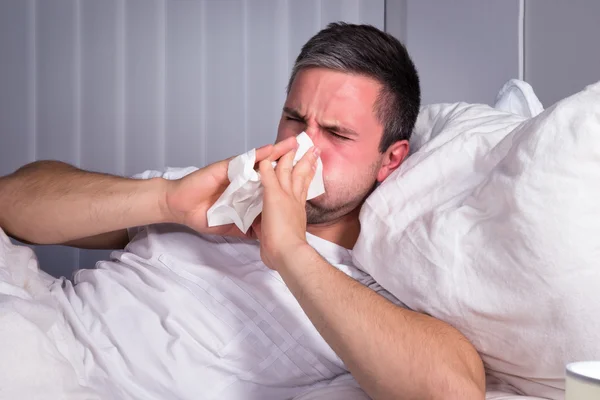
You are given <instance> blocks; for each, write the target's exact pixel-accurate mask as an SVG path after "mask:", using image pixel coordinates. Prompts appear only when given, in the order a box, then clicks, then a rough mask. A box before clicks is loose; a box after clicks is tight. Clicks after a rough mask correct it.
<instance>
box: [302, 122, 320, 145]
mask: <svg viewBox="0 0 600 400" xmlns="http://www.w3.org/2000/svg"><path fill="white" fill-rule="evenodd" d="M305 132H306V134H307V135H308V137H309V138H310V140H312V142H313V143H314V144H315V146H318V145H319V142H320V141H321V133H320V130H319V129H318V128H313V127H310V126H307V127H306V130H305Z"/></svg>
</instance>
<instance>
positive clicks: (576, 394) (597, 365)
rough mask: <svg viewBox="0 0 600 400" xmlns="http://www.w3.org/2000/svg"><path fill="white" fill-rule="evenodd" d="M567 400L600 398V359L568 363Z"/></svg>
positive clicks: (596, 399) (595, 399) (597, 399)
mask: <svg viewBox="0 0 600 400" xmlns="http://www.w3.org/2000/svg"><path fill="white" fill-rule="evenodd" d="M566 374H567V378H566V388H565V392H566V393H565V400H600V361H581V362H575V363H571V364H568V365H567V371H566Z"/></svg>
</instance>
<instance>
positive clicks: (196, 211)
mask: <svg viewBox="0 0 600 400" xmlns="http://www.w3.org/2000/svg"><path fill="white" fill-rule="evenodd" d="M294 146H296V140H295V139H294V138H290V139H288V140H284V141H281V142H279V143H278V144H276V145H274V146H272V145H267V146H264V147H261V148H259V149H257V150H256V159H257V160H258V161H260V160H263V159H265V158H266V157H268V156H270V157H272V158H274V159H277V158H279V157H280V156H281V155H282V154H285V153H286V152H288V151H289V150H290V149H292V148H294ZM228 165H229V161H228V160H223V161H219V162H217V163H214V164H211V165H208V166H206V167H204V168H202V169H200V170H198V171H195V172H193V173H190V174H188V175H186V176H185V177H183V178H181V179H176V180H167V179H163V178H152V179H129V178H122V177H118V176H112V175H108V174H100V173H95V172H87V171H83V170H81V169H78V168H75V167H73V166H71V165H68V164H65V163H62V162H58V161H38V162H34V163H31V164H28V165H26V166H24V167H23V168H20V169H19V170H17V171H16V172H15V173H13V174H11V175H8V176H5V177H0V228H2V229H3V230H4V231H6V233H7V234H9V235H11V236H13V237H15V238H17V239H20V240H22V241H24V242H28V243H34V244H66V245H69V246H76V247H84V248H123V247H124V246H125V245H126V244H127V241H128V238H127V233H126V230H125V229H126V228H130V227H135V226H143V225H150V224H156V223H165V222H169V223H178V224H185V225H187V226H189V227H190V228H192V229H195V230H197V231H198V232H203V233H212V234H219V235H223V234H228V235H236V236H244V234H242V233H241V232H240V231H239V230H238V229H237V228H236V227H235V226H234V225H223V226H217V227H211V228H209V227H208V223H207V220H206V212H207V211H208V209H209V208H210V206H212V205H213V204H214V202H215V201H216V200H217V199H218V198H219V196H220V195H221V194H222V193H223V191H224V190H225V189H226V188H227V186H228V185H229V180H228V178H227V168H228Z"/></svg>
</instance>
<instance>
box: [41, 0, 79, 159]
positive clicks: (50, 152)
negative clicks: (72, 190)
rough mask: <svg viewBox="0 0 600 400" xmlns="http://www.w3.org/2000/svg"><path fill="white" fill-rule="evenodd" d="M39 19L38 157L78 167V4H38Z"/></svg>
mask: <svg viewBox="0 0 600 400" xmlns="http://www.w3.org/2000/svg"><path fill="white" fill-rule="evenodd" d="M37 15H38V18H37V44H38V46H37V66H38V67H37V72H38V76H37V79H38V82H37V97H38V101H37V103H38V106H37V112H38V115H37V118H38V136H37V157H38V159H58V160H62V161H66V162H69V163H73V164H77V162H78V161H79V160H78V158H79V157H78V151H79V149H78V146H77V132H76V129H77V116H76V110H77V104H76V96H77V95H76V88H77V83H76V81H75V77H76V75H77V72H76V67H77V60H76V59H75V57H76V49H75V44H76V41H75V37H76V31H75V29H76V20H75V18H76V1H75V0H44V1H38V2H37ZM41 129H43V130H41Z"/></svg>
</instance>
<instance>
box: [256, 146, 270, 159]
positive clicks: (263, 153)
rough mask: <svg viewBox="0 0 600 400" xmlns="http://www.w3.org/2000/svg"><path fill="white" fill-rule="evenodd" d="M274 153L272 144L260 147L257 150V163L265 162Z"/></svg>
mask: <svg viewBox="0 0 600 400" xmlns="http://www.w3.org/2000/svg"><path fill="white" fill-rule="evenodd" d="M272 152H273V145H272V144H268V145H266V146H263V147H259V148H258V149H256V162H260V161H262V160H264V159H265V158H267V157H269V156H270V155H271V153H272Z"/></svg>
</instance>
